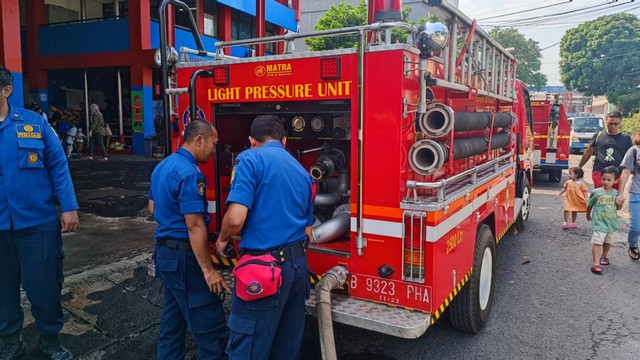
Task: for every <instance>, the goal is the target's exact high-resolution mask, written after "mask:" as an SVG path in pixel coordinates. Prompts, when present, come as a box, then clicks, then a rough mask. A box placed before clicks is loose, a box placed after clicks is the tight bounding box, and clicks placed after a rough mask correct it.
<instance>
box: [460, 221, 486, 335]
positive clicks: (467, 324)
mask: <svg viewBox="0 0 640 360" xmlns="http://www.w3.org/2000/svg"><path fill="white" fill-rule="evenodd" d="M495 259H496V242H495V240H494V238H493V234H492V233H491V229H490V228H489V227H488V226H487V225H485V224H481V225H480V226H479V227H478V233H477V234H476V251H475V255H474V257H473V270H472V271H471V277H470V278H469V281H468V282H467V284H465V286H464V287H463V288H462V290H461V291H460V293H458V296H456V297H455V298H454V299H453V302H452V303H451V308H450V311H449V317H450V319H451V324H452V325H453V327H455V328H456V329H458V330H461V331H465V332H470V333H478V332H479V331H480V329H482V327H483V326H484V324H486V322H487V320H488V319H489V313H490V312H491V305H492V304H493V293H494V288H495V282H496V281H495V276H494V274H495V264H496V261H495Z"/></svg>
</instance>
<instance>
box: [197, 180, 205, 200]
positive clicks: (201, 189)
mask: <svg viewBox="0 0 640 360" xmlns="http://www.w3.org/2000/svg"><path fill="white" fill-rule="evenodd" d="M206 190H207V182H206V181H205V179H203V178H200V179H198V195H200V196H202V197H204V194H205V191H206Z"/></svg>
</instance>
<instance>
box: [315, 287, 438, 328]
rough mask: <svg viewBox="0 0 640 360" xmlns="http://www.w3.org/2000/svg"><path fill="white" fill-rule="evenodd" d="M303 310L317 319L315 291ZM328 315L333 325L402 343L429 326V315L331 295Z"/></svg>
mask: <svg viewBox="0 0 640 360" xmlns="http://www.w3.org/2000/svg"><path fill="white" fill-rule="evenodd" d="M306 308H307V313H309V314H311V315H313V316H317V315H318V314H317V309H316V292H315V291H314V290H311V296H310V297H309V300H307V302H306ZM331 315H332V319H333V321H334V322H339V323H342V324H346V325H351V326H355V327H359V328H362V329H366V330H370V331H375V332H380V333H383V334H387V335H392V336H397V337H401V338H405V339H415V338H418V337H420V336H421V335H422V334H424V332H425V331H427V328H428V327H429V325H430V324H431V314H425V313H422V312H418V311H413V310H407V309H403V308H399V307H393V306H389V305H385V304H379V303H374V302H371V301H365V300H360V299H354V298H350V297H347V296H344V295H339V294H331Z"/></svg>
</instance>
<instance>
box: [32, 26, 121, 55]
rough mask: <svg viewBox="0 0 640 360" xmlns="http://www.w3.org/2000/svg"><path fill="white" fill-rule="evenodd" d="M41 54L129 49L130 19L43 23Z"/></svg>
mask: <svg viewBox="0 0 640 360" xmlns="http://www.w3.org/2000/svg"><path fill="white" fill-rule="evenodd" d="M38 36H39V39H40V43H39V46H40V49H39V50H40V55H41V56H49V55H74V54H87V53H100V52H114V51H128V50H129V19H128V18H125V19H109V20H101V21H94V22H86V23H72V24H59V25H47V26H41V27H40V28H39V30H38Z"/></svg>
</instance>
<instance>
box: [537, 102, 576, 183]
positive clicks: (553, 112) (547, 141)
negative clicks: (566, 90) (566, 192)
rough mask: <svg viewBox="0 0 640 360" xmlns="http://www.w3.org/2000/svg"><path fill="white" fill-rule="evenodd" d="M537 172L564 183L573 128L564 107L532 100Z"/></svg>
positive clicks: (553, 180)
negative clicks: (563, 177) (564, 172)
mask: <svg viewBox="0 0 640 360" xmlns="http://www.w3.org/2000/svg"><path fill="white" fill-rule="evenodd" d="M531 111H532V113H533V133H534V138H535V141H534V144H533V148H534V150H533V158H534V162H533V168H534V169H535V170H536V171H540V172H542V173H547V174H549V181H551V182H560V179H561V178H562V169H568V168H569V151H570V148H571V144H570V141H571V139H570V138H571V127H570V126H569V121H568V120H567V115H566V114H565V112H564V107H563V106H562V104H559V103H557V102H554V103H552V102H551V101H549V100H532V101H531Z"/></svg>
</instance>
